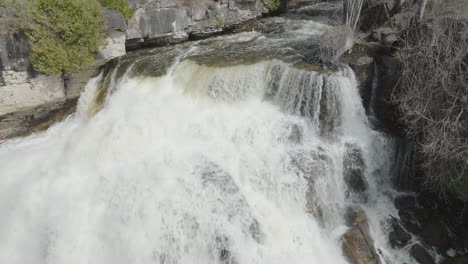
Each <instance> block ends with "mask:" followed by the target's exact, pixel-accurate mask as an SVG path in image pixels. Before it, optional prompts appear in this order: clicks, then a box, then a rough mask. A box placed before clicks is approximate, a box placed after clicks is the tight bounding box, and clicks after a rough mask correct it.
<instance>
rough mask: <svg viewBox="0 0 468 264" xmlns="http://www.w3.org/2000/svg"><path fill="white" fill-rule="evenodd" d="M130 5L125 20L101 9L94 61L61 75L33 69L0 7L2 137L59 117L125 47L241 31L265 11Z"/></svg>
mask: <svg viewBox="0 0 468 264" xmlns="http://www.w3.org/2000/svg"><path fill="white" fill-rule="evenodd" d="M283 2H284V3H286V1H283ZM129 5H130V6H131V7H132V8H133V9H134V10H135V13H134V15H133V17H131V18H130V19H129V20H125V19H124V17H123V16H122V14H120V13H119V12H117V11H113V10H109V9H106V8H103V9H102V14H103V16H104V18H105V33H106V34H105V39H104V41H103V44H102V46H101V48H100V50H99V51H98V54H97V56H96V61H95V63H94V64H93V65H91V66H89V67H88V68H87V69H84V70H82V71H80V72H78V73H73V74H69V75H64V76H45V75H41V74H39V73H37V72H35V71H34V69H33V67H32V66H31V63H30V60H29V55H30V46H29V44H28V40H27V38H26V36H25V35H24V34H23V33H21V31H20V29H19V25H18V21H17V20H18V19H17V18H16V17H15V11H14V10H12V9H11V8H7V7H1V6H0V24H1V25H2V26H3V27H2V29H1V30H0V140H2V139H6V138H11V137H14V136H18V135H22V134H25V133H29V132H31V131H34V130H36V129H40V128H43V127H44V126H47V125H48V124H47V122H46V121H50V120H51V119H56V118H59V117H63V116H64V114H65V113H66V112H68V111H70V109H72V108H73V107H74V105H75V103H76V100H77V98H78V97H79V95H80V93H81V90H82V89H83V88H84V86H85V84H86V82H87V81H88V80H89V78H90V77H93V76H95V75H97V73H98V71H99V68H100V67H101V66H102V65H103V64H105V63H106V62H107V61H109V60H111V59H113V58H116V57H119V56H122V55H125V53H126V50H135V49H138V48H143V47H149V46H160V45H168V44H175V43H180V42H183V41H187V40H189V39H200V38H206V37H208V36H213V35H217V34H221V33H223V31H226V30H229V31H236V30H239V31H240V30H243V28H242V25H244V24H247V23H245V22H249V21H253V20H255V19H256V18H257V17H260V16H262V14H266V13H268V8H267V5H266V4H265V2H264V1H262V0H219V1H218V0H201V1H189V0H130V1H129Z"/></svg>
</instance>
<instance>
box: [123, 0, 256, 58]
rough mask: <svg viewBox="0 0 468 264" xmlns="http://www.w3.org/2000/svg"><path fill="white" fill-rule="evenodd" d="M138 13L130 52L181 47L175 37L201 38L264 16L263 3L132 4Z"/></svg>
mask: <svg viewBox="0 0 468 264" xmlns="http://www.w3.org/2000/svg"><path fill="white" fill-rule="evenodd" d="M129 4H130V6H131V7H132V8H133V9H135V13H134V15H133V17H132V18H130V19H129V20H128V30H127V35H126V39H127V49H128V50H129V49H136V48H138V47H142V46H143V47H144V46H156V45H161V44H167V43H171V44H172V43H178V41H179V42H180V38H175V39H174V38H173V37H174V36H175V34H179V35H180V34H181V32H183V33H184V34H185V35H187V36H192V35H195V38H196V36H198V37H200V36H202V35H205V34H208V35H212V34H209V33H210V32H212V31H213V28H218V29H223V28H226V27H230V26H233V25H235V24H239V23H241V22H245V21H248V20H251V19H253V18H256V17H258V16H260V15H261V14H262V13H263V12H264V11H265V10H264V8H265V6H264V3H263V1H261V0H229V1H212V0H198V1H190V0H178V1H169V0H130V1H129Z"/></svg>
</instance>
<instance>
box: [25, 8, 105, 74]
mask: <svg viewBox="0 0 468 264" xmlns="http://www.w3.org/2000/svg"><path fill="white" fill-rule="evenodd" d="M26 9H27V10H26V12H25V14H24V15H23V21H22V27H23V29H24V31H25V32H26V34H27V36H28V38H29V41H30V43H31V49H32V52H31V62H32V65H33V66H34V68H35V69H36V70H37V71H39V72H42V73H46V74H59V73H61V72H63V71H65V72H73V71H77V70H80V69H81V68H83V67H85V66H86V65H89V64H91V63H92V62H93V61H94V57H95V53H96V52H97V50H98V46H99V44H100V41H101V37H102V32H101V30H102V25H103V18H102V14H101V11H100V5H99V3H98V2H96V1H95V0H28V2H27V8H26Z"/></svg>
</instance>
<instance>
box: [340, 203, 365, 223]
mask: <svg viewBox="0 0 468 264" xmlns="http://www.w3.org/2000/svg"><path fill="white" fill-rule="evenodd" d="M345 220H346V224H347V225H349V226H353V225H360V224H364V223H365V222H366V221H367V216H366V213H365V212H364V210H362V208H361V207H359V206H351V207H348V208H347V209H346V214H345Z"/></svg>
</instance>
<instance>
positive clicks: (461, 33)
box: [393, 18, 468, 198]
mask: <svg viewBox="0 0 468 264" xmlns="http://www.w3.org/2000/svg"><path fill="white" fill-rule="evenodd" d="M404 39H405V42H404V43H403V46H402V47H401V49H400V52H399V54H400V55H399V56H400V59H401V61H402V67H401V68H402V70H401V79H400V83H399V86H398V89H397V90H396V91H395V93H394V95H393V101H394V102H395V103H396V105H397V106H398V107H399V110H400V112H401V114H402V119H403V121H404V122H405V123H406V125H407V132H408V136H409V137H410V138H412V139H413V140H415V141H416V142H417V143H418V146H419V152H420V154H421V155H420V156H421V157H422V159H423V162H422V168H423V170H424V174H425V179H424V183H425V186H426V187H430V188H432V189H435V190H444V189H449V190H452V191H453V190H459V189H460V188H462V186H461V185H463V184H465V185H464V187H463V188H466V189H467V190H468V179H467V176H466V175H467V172H466V170H467V168H468V162H467V159H468V158H467V157H468V126H467V125H466V124H467V122H468V24H467V22H466V21H463V20H459V19H456V18H438V19H435V20H433V21H431V22H423V23H418V24H415V25H414V26H413V27H412V28H410V29H409V30H408V31H407V32H406V34H405V35H404ZM462 183H463V184H462ZM455 185H457V186H458V187H457V188H454V186H455ZM457 192H458V191H457ZM460 198H461V197H460Z"/></svg>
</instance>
